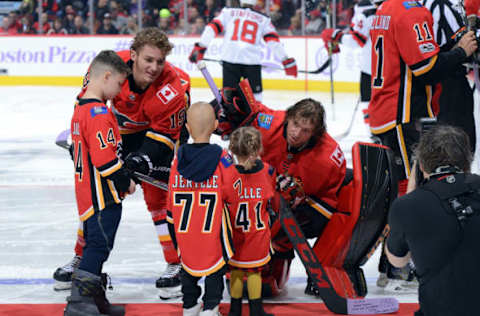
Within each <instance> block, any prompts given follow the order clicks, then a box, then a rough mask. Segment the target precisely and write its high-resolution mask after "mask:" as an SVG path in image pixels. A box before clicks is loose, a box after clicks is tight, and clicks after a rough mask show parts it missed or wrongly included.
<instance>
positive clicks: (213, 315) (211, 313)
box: [199, 305, 222, 316]
mask: <svg viewBox="0 0 480 316" xmlns="http://www.w3.org/2000/svg"><path fill="white" fill-rule="evenodd" d="M199 316H222V314H220V312H219V311H218V305H217V306H215V308H214V309H207V310H203V311H201V312H200V314H199Z"/></svg>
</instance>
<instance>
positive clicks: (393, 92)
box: [368, 0, 439, 134]
mask: <svg viewBox="0 0 480 316" xmlns="http://www.w3.org/2000/svg"><path fill="white" fill-rule="evenodd" d="M432 25H433V18H432V15H431V14H430V12H429V11H428V10H427V9H426V8H424V7H423V6H422V5H421V4H420V3H419V2H417V1H402V0H389V1H385V2H383V3H382V5H381V6H380V7H379V8H378V9H377V13H376V15H375V18H374V19H373V22H372V26H371V28H370V36H371V39H372V98H371V101H370V103H369V106H368V113H369V116H370V129H371V131H372V133H374V134H381V133H384V132H386V131H388V130H390V129H392V128H394V127H395V126H396V125H398V124H406V123H409V122H411V121H412V118H419V117H433V110H432V104H431V103H432V86H430V85H425V84H424V83H423V82H421V81H420V80H419V79H417V78H416V76H419V75H422V74H424V73H426V72H428V71H429V70H430V69H431V68H432V67H433V65H434V64H435V62H436V60H437V53H438V52H439V48H438V45H437V43H436V42H435V38H434V33H433V30H432Z"/></svg>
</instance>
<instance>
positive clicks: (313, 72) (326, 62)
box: [202, 56, 332, 75]
mask: <svg viewBox="0 0 480 316" xmlns="http://www.w3.org/2000/svg"><path fill="white" fill-rule="evenodd" d="M202 60H205V61H212V62H216V63H220V64H222V63H223V61H222V60H219V59H211V58H203V59H202ZM331 63H332V56H328V59H327V60H325V61H324V62H323V64H322V65H321V66H320V67H318V69H316V70H298V72H301V73H306V74H314V75H316V74H319V73H322V72H323V71H324V70H325V69H327V67H328V66H329V65H330V64H331ZM261 66H262V68H270V69H275V70H283V68H279V67H272V66H265V65H261Z"/></svg>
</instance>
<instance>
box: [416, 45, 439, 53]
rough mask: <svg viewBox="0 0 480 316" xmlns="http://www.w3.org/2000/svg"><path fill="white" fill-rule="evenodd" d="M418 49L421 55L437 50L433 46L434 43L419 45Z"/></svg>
mask: <svg viewBox="0 0 480 316" xmlns="http://www.w3.org/2000/svg"><path fill="white" fill-rule="evenodd" d="M418 49H419V50H420V53H422V54H427V53H431V52H433V51H434V50H435V45H433V43H423V44H420V45H418Z"/></svg>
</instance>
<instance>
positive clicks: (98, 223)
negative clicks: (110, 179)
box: [78, 204, 122, 275]
mask: <svg viewBox="0 0 480 316" xmlns="http://www.w3.org/2000/svg"><path fill="white" fill-rule="evenodd" d="M121 217H122V205H121V204H114V205H109V206H107V207H106V208H104V209H103V210H101V211H95V213H94V214H93V215H92V216H91V217H90V218H89V219H87V220H86V221H85V222H83V235H84V238H85V247H84V248H83V257H82V261H81V262H80V266H79V267H78V268H79V269H81V270H84V271H88V272H90V273H93V274H95V275H100V274H101V273H102V266H103V263H104V262H105V261H107V259H108V256H109V255H110V251H111V250H112V248H113V241H114V239H115V234H116V233H117V229H118V225H119V224H120V218H121Z"/></svg>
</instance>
